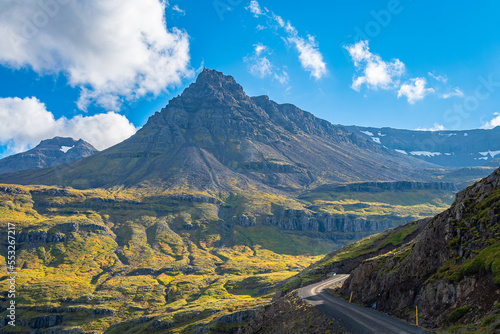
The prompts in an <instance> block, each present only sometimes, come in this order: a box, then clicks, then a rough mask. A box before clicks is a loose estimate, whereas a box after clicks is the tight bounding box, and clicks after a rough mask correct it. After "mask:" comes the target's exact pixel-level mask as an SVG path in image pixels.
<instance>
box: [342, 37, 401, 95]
mask: <svg viewBox="0 0 500 334" xmlns="http://www.w3.org/2000/svg"><path fill="white" fill-rule="evenodd" d="M345 49H346V50H347V52H349V55H350V56H351V58H352V60H353V62H354V66H356V68H357V70H358V71H359V72H361V73H362V74H361V75H360V76H358V77H356V76H355V77H354V78H353V83H352V86H351V87H352V88H353V89H354V90H356V91H359V90H360V89H361V87H362V86H363V85H366V86H367V87H368V88H370V89H379V88H381V89H394V88H396V87H397V86H398V85H399V82H400V78H401V76H402V75H403V74H404V72H405V65H404V64H403V63H402V62H401V61H400V60H399V59H393V60H391V61H390V62H387V61H384V60H382V58H381V57H380V56H379V55H376V54H373V53H371V52H370V48H369V46H368V41H359V42H358V43H356V44H352V45H348V46H345Z"/></svg>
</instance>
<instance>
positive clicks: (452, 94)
mask: <svg viewBox="0 0 500 334" xmlns="http://www.w3.org/2000/svg"><path fill="white" fill-rule="evenodd" d="M464 96H465V94H464V92H462V90H460V88H455V89H454V90H453V91H452V92H449V93H444V94H442V95H441V98H442V99H449V98H450V97H464Z"/></svg>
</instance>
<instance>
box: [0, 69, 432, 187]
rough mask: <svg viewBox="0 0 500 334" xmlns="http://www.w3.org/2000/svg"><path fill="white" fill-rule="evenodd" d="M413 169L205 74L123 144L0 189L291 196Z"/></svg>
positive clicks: (337, 129)
mask: <svg viewBox="0 0 500 334" xmlns="http://www.w3.org/2000/svg"><path fill="white" fill-rule="evenodd" d="M419 166H420V167H430V166H432V165H430V164H428V163H425V162H422V161H421V160H418V159H414V158H410V157H405V156H404V155H402V154H399V153H397V152H394V151H392V150H388V149H385V148H383V147H381V146H380V145H377V144H375V143H373V142H372V141H371V140H366V139H364V138H362V137H361V136H359V135H357V134H355V133H353V132H352V131H350V130H348V129H346V128H345V127H343V126H338V125H332V124H330V123H328V122H326V121H324V120H320V119H318V118H316V117H314V116H313V115H312V114H310V113H308V112H305V111H302V110H300V109H298V108H297V107H295V106H292V105H289V104H285V105H279V104H277V103H275V102H272V101H270V100H269V99H268V98H267V97H264V96H261V97H255V98H250V97H248V96H247V95H246V94H245V92H244V91H243V88H242V87H241V86H240V85H239V84H237V83H236V81H235V80H234V78H233V77H231V76H225V75H223V74H222V73H220V72H217V71H214V70H208V69H204V70H203V72H202V73H201V74H200V75H199V76H198V78H197V80H196V82H195V83H193V84H191V85H190V86H189V87H188V88H187V89H186V90H185V91H184V92H183V93H182V94H181V95H180V96H178V97H176V98H174V99H172V100H171V101H170V102H169V104H168V105H167V106H166V107H165V108H164V109H162V111H161V113H158V112H157V113H156V114H154V115H153V116H151V117H150V119H149V120H148V122H147V124H146V125H145V126H144V127H143V128H142V129H141V130H139V131H138V132H137V134H136V135H134V136H132V137H131V138H129V139H128V140H126V141H124V142H123V143H121V144H118V145H116V146H114V147H112V148H110V149H107V150H105V151H102V152H100V153H98V154H95V155H93V156H91V157H89V158H87V159H84V160H81V161H78V162H75V163H72V164H70V165H65V166H60V167H56V168H54V169H51V170H44V171H40V172H33V173H22V172H21V173H18V174H13V175H3V176H0V182H4V183H20V184H57V185H67V186H73V187H76V188H95V187H111V186H119V185H125V186H127V187H130V186H136V185H139V184H143V185H144V184H145V183H147V182H150V183H151V182H153V183H154V184H156V185H158V184H159V185H161V186H162V187H164V188H169V189H180V188H190V189H197V190H212V191H216V192H219V191H220V192H224V193H230V192H232V191H238V190H242V189H243V190H248V189H261V190H266V191H269V190H271V189H278V190H284V191H295V190H302V189H303V188H304V187H310V186H312V185H316V184H321V183H332V182H348V181H366V180H403V179H411V180H423V179H427V178H428V175H427V173H426V172H424V171H423V170H422V168H420V167H419Z"/></svg>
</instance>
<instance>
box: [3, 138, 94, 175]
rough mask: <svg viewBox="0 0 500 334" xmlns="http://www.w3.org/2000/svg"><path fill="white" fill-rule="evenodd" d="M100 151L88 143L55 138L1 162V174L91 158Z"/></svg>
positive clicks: (43, 141)
mask: <svg viewBox="0 0 500 334" xmlns="http://www.w3.org/2000/svg"><path fill="white" fill-rule="evenodd" d="M97 152H98V151H97V150H96V149H95V148H94V147H93V146H92V145H91V144H89V143H87V142H86V141H84V140H82V139H80V140H75V139H73V138H63V137H55V138H52V139H47V140H42V141H41V142H40V144H38V145H37V146H36V147H34V148H33V149H31V150H29V151H26V152H22V153H18V154H14V155H11V156H9V157H6V158H3V159H1V160H0V174H3V173H13V172H18V171H22V170H28V169H42V168H49V167H54V166H58V165H62V164H65V163H68V162H73V161H76V160H80V159H83V158H86V157H88V156H91V155H92V154H94V153H97Z"/></svg>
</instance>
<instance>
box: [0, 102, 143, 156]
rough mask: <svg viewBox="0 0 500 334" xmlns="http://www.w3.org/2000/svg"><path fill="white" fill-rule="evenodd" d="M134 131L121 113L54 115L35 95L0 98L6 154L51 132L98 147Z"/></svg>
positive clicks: (2, 142)
mask: <svg viewBox="0 0 500 334" xmlns="http://www.w3.org/2000/svg"><path fill="white" fill-rule="evenodd" d="M136 131H137V129H136V128H135V126H134V125H133V124H131V123H130V122H129V121H128V119H127V118H126V117H125V116H123V115H119V114H117V113H114V112H108V113H105V114H97V115H94V116H81V115H77V116H75V117H73V118H70V119H68V118H65V117H61V118H59V119H55V117H54V115H53V114H52V113H51V112H50V111H47V108H46V107H45V104H44V103H42V102H40V100H38V99H37V98H35V97H31V98H28V97H26V98H24V99H20V98H18V97H14V98H11V97H8V98H0V145H3V146H7V152H6V153H7V154H14V153H18V152H22V151H25V150H27V149H29V148H31V147H33V146H35V145H37V144H38V143H39V142H40V141H41V140H43V139H49V138H53V137H55V136H63V137H72V138H74V139H80V138H81V139H83V140H85V141H87V142H89V143H91V144H92V145H93V146H94V147H96V148H97V149H99V150H102V149H105V148H108V147H110V146H112V145H115V144H117V143H119V142H121V141H123V140H125V139H127V138H128V137H130V136H132V135H133V134H134V133H135V132H136Z"/></svg>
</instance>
